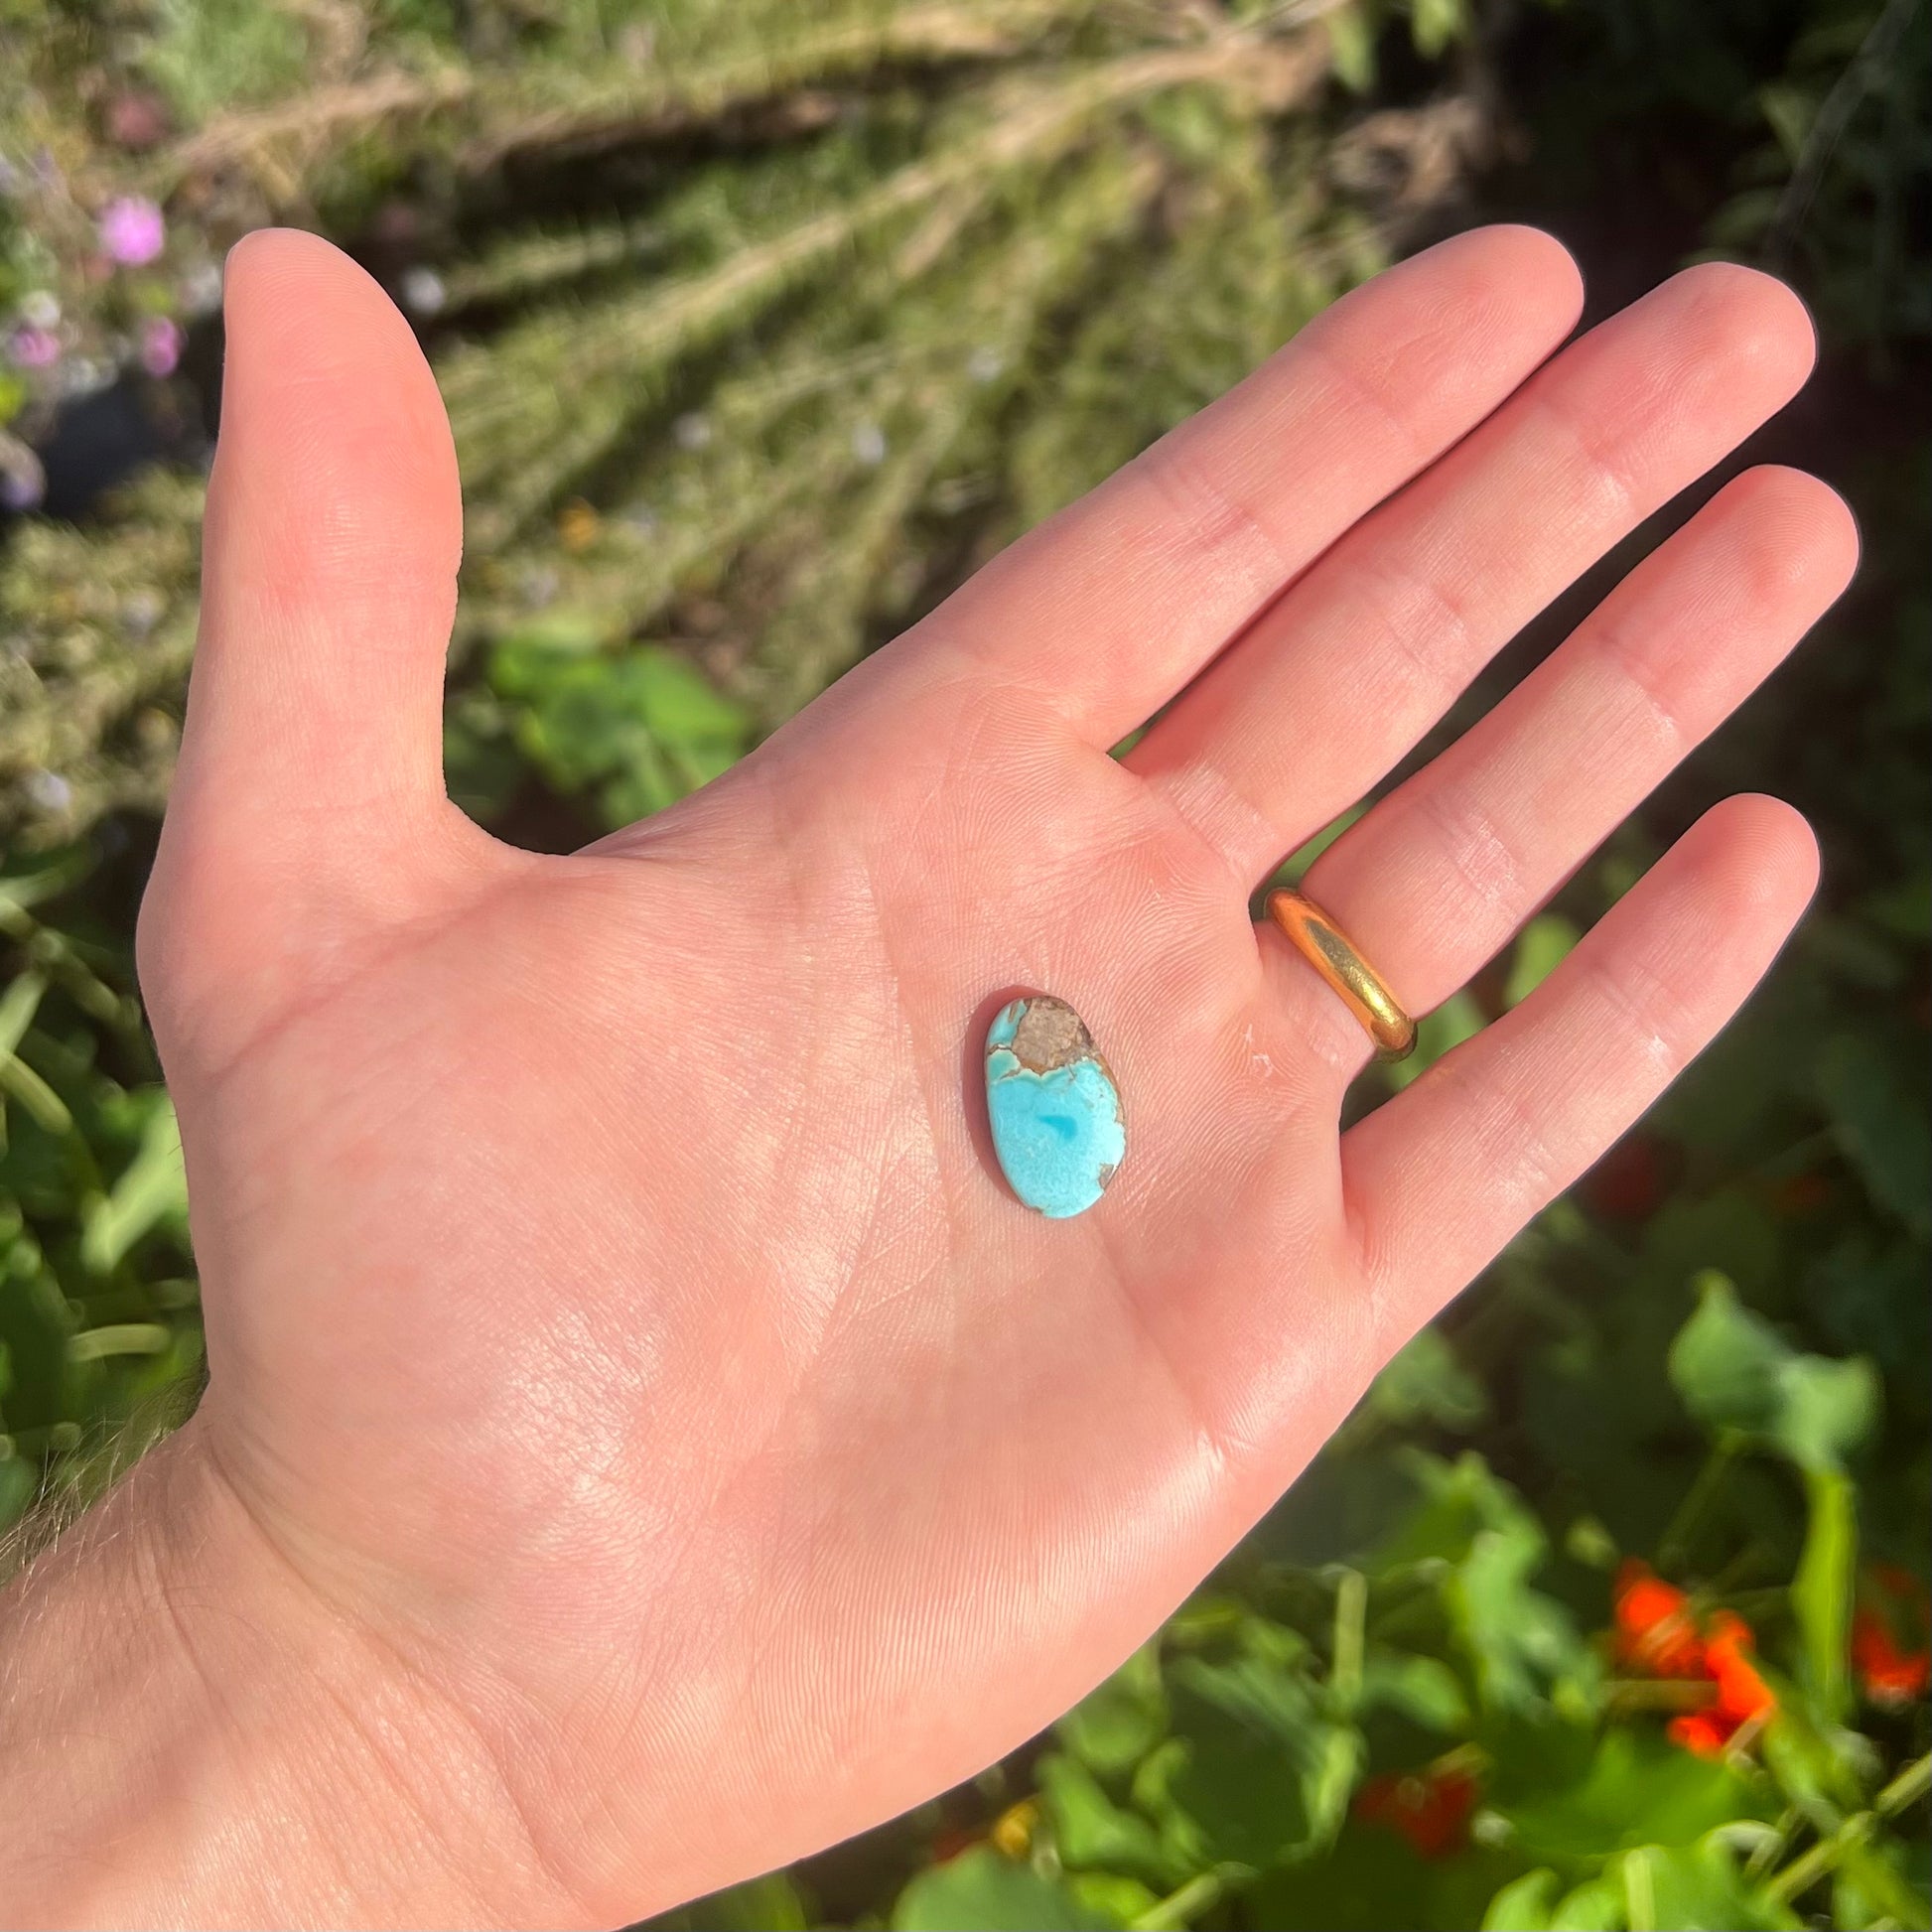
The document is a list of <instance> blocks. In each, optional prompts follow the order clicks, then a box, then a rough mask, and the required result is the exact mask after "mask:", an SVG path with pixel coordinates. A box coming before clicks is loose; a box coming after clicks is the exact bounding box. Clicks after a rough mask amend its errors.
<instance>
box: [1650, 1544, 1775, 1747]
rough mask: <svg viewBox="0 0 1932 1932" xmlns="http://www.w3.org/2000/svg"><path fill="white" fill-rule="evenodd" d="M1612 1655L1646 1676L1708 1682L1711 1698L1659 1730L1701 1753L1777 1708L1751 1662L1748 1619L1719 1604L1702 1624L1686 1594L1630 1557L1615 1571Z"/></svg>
mask: <svg viewBox="0 0 1932 1932" xmlns="http://www.w3.org/2000/svg"><path fill="white" fill-rule="evenodd" d="M1615 1616H1616V1654H1617V1658H1618V1661H1619V1662H1621V1663H1622V1664H1624V1665H1625V1666H1626V1667H1627V1668H1629V1669H1632V1670H1636V1671H1640V1672H1641V1673H1643V1674H1644V1675H1645V1676H1647V1677H1671V1678H1688V1679H1690V1680H1692V1681H1693V1682H1702V1683H1705V1684H1708V1685H1710V1686H1711V1688H1712V1695H1711V1701H1710V1703H1709V1704H1708V1705H1704V1706H1701V1707H1700V1708H1699V1709H1697V1710H1695V1711H1687V1712H1684V1713H1683V1714H1682V1715H1681V1716H1679V1717H1676V1718H1673V1719H1672V1720H1671V1721H1670V1723H1669V1725H1667V1726H1666V1727H1665V1733H1666V1735H1667V1736H1669V1737H1670V1739H1671V1741H1672V1742H1673V1743H1677V1744H1682V1745H1683V1747H1684V1748H1685V1749H1686V1750H1687V1751H1695V1752H1697V1754H1698V1755H1699V1756H1700V1757H1716V1756H1719V1755H1720V1754H1721V1753H1723V1752H1724V1751H1725V1750H1728V1749H1729V1748H1730V1747H1731V1745H1732V1743H1733V1742H1734V1741H1735V1739H1736V1735H1737V1732H1738V1731H1739V1730H1741V1729H1743V1727H1744V1726H1745V1725H1757V1724H1760V1723H1762V1722H1763V1720H1764V1719H1766V1718H1767V1717H1769V1716H1770V1714H1771V1713H1772V1712H1773V1711H1774V1710H1776V1709H1777V1697H1776V1695H1775V1694H1774V1693H1773V1692H1772V1690H1771V1687H1770V1686H1769V1685H1768V1684H1766V1683H1765V1681H1764V1680H1763V1678H1762V1677H1760V1676H1759V1675H1758V1671H1757V1666H1756V1664H1754V1663H1753V1662H1752V1661H1751V1653H1752V1652H1753V1651H1754V1650H1755V1648H1756V1640H1755V1639H1754V1638H1753V1637H1752V1635H1751V1629H1750V1625H1749V1624H1747V1623H1746V1622H1745V1621H1744V1619H1743V1618H1742V1617H1740V1616H1737V1615H1735V1614H1733V1613H1732V1612H1731V1611H1729V1610H1719V1611H1718V1612H1716V1614H1715V1615H1713V1616H1712V1617H1711V1619H1710V1621H1709V1622H1708V1624H1707V1625H1706V1626H1705V1628H1704V1629H1702V1630H1700V1629H1699V1628H1698V1625H1697V1619H1696V1618H1695V1617H1694V1616H1693V1615H1692V1613H1691V1605H1690V1599H1689V1598H1688V1597H1687V1596H1686V1595H1685V1593H1684V1592H1683V1591H1682V1590H1681V1589H1679V1588H1678V1587H1676V1585H1674V1584H1667V1583H1664V1582H1662V1581H1661V1580H1660V1579H1659V1578H1657V1577H1655V1576H1653V1575H1652V1574H1651V1571H1650V1569H1649V1568H1648V1566H1647V1565H1645V1564H1641V1563H1638V1562H1636V1561H1635V1560H1634V1559H1632V1560H1631V1561H1630V1562H1628V1563H1626V1564H1624V1566H1623V1568H1622V1569H1621V1570H1620V1571H1618V1572H1617V1580H1616V1607H1615Z"/></svg>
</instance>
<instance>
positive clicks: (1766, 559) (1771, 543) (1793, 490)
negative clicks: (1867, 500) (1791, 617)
mask: <svg viewBox="0 0 1932 1932" xmlns="http://www.w3.org/2000/svg"><path fill="white" fill-rule="evenodd" d="M1720 495H1721V497H1722V498H1723V507H1724V509H1725V510H1726V511H1728V512H1729V513H1730V514H1731V515H1732V516H1733V517H1734V518H1735V519H1736V521H1735V522H1734V523H1733V525H1732V527H1733V528H1734V529H1737V530H1740V531H1741V532H1743V533H1744V540H1745V542H1746V544H1747V546H1748V549H1749V551H1750V553H1751V566H1750V567H1751V574H1752V579H1753V583H1754V585H1755V588H1756V590H1757V592H1758V595H1759V598H1760V601H1761V602H1764V603H1766V604H1770V605H1777V606H1783V605H1785V604H1787V603H1788V602H1790V601H1792V600H1794V599H1795V600H1796V601H1797V602H1798V603H1800V604H1803V605H1808V606H1810V607H1812V611H1813V614H1814V616H1815V615H1816V614H1817V613H1820V612H1823V611H1824V610H1825V609H1826V608H1828V607H1829V606H1830V605H1831V603H1832V602H1833V601H1834V600H1835V599H1836V598H1838V597H1840V596H1841V595H1843V593H1844V591H1845V588H1846V586H1847V585H1848V584H1850V583H1851V581H1852V579H1853V577H1854V576H1855V575H1856V574H1857V572H1858V567H1859V550H1860V539H1859V524H1858V519H1857V517H1856V516H1854V515H1853V513H1852V507H1851V505H1850V504H1849V503H1847V502H1846V500H1845V498H1844V497H1843V496H1841V495H1840V494H1839V493H1838V491H1837V490H1836V489H1834V488H1833V487H1832V486H1831V484H1830V483H1825V482H1824V481H1823V480H1822V479H1820V478H1818V477H1814V476H1812V475H1811V474H1810V472H1809V471H1805V470H1794V469H1791V468H1789V467H1787V466H1786V465H1784V464H1778V463H1765V464H1758V465H1755V466H1754V467H1753V468H1751V469H1749V470H1746V471H1744V472H1743V473H1742V474H1741V475H1739V476H1737V477H1735V478H1733V479H1732V480H1731V481H1730V482H1729V483H1726V484H1725V487H1724V489H1723V490H1722V491H1721V492H1720Z"/></svg>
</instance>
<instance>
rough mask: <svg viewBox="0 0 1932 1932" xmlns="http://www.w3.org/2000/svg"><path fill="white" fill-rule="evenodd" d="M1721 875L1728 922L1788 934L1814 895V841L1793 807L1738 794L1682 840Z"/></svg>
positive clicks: (1708, 814) (1765, 797) (1755, 794)
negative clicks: (1691, 843) (1766, 926)
mask: <svg viewBox="0 0 1932 1932" xmlns="http://www.w3.org/2000/svg"><path fill="white" fill-rule="evenodd" d="M1685 836H1686V837H1687V839H1692V840H1695V841H1696V843H1697V846H1698V848H1699V851H1698V856H1699V857H1700V858H1702V859H1704V860H1705V861H1706V862H1707V863H1708V864H1709V865H1710V866H1711V867H1712V869H1713V870H1714V871H1716V872H1718V873H1721V874H1722V875H1723V880H1724V885H1725V898H1726V899H1727V900H1728V901H1729V903H1728V910H1727V915H1726V916H1727V917H1728V918H1734V919H1735V920H1736V921H1738V922H1740V923H1752V924H1766V923H1770V924H1775V925H1777V926H1779V927H1780V928H1789V927H1790V926H1791V925H1793V924H1795V923H1796V922H1797V919H1798V917H1799V915H1800V914H1801V913H1802V912H1803V911H1804V909H1805V907H1806V906H1807V905H1809V904H1810V902H1811V900H1812V897H1813V896H1814V895H1815V894H1816V892H1817V891H1818V879H1819V868H1820V863H1821V862H1820V857H1819V849H1818V835H1817V833H1816V832H1815V831H1813V830H1812V826H1811V821H1810V820H1809V819H1808V818H1806V817H1805V815H1804V813H1803V812H1801V811H1799V810H1798V808H1797V807H1796V806H1795V805H1792V804H1789V803H1787V802H1786V801H1785V800H1784V799H1782V798H1774V797H1771V796H1769V795H1768V794H1766V793H1764V792H1756V791H1746V792H1738V793H1736V794H1734V795H1733V796H1731V797H1729V798H1725V799H1723V800H1721V801H1720V802H1719V803H1718V804H1716V805H1714V806H1712V808H1711V809H1710V810H1709V811H1708V812H1706V813H1705V815H1704V816H1703V817H1702V818H1701V819H1699V821H1698V822H1697V824H1696V825H1694V826H1693V827H1692V828H1691V831H1690V832H1689V833H1687V834H1686V835H1685Z"/></svg>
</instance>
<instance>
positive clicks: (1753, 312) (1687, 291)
mask: <svg viewBox="0 0 1932 1932" xmlns="http://www.w3.org/2000/svg"><path fill="white" fill-rule="evenodd" d="M1664 289H1665V291H1666V292H1667V293H1668V294H1669V295H1670V296H1671V298H1672V299H1673V300H1676V301H1679V302H1682V303H1684V304H1686V306H1687V308H1688V309H1689V310H1690V311H1691V313H1692V314H1693V316H1695V317H1698V318H1700V319H1702V320H1703V321H1705V322H1707V323H1708V325H1709V326H1710V327H1711V328H1713V329H1714V330H1715V331H1716V332H1717V333H1718V334H1719V335H1720V336H1721V337H1722V339H1723V347H1724V349H1725V353H1726V356H1727V358H1728V359H1729V361H1730V363H1731V365H1732V366H1733V367H1736V368H1738V369H1739V370H1755V371H1758V372H1760V375H1761V379H1762V380H1763V381H1764V383H1765V384H1766V386H1767V387H1769V388H1771V389H1773V390H1775V391H1777V392H1779V393H1781V394H1782V395H1783V396H1785V397H1786V398H1787V399H1788V398H1789V397H1791V396H1793V395H1796V394H1797V392H1798V391H1799V390H1800V389H1801V388H1803V387H1804V384H1805V381H1806V379H1807V378H1808V377H1809V376H1810V374H1811V371H1812V368H1813V366H1814V365H1815V364H1816V362H1817V360H1818V332H1817V329H1816V328H1815V327H1814V325H1813V323H1812V319H1811V311H1810V310H1809V309H1807V308H1806V307H1805V305H1804V303H1803V302H1802V301H1801V300H1800V299H1799V297H1798V295H1797V293H1796V292H1795V291H1794V290H1793V289H1792V287H1791V286H1790V284H1789V283H1787V282H1782V281H1780V280H1779V279H1778V278H1777V277H1776V276H1775V275H1767V274H1765V273H1764V271H1763V270H1762V269H1758V268H1746V267H1745V266H1744V265H1743V264H1742V263H1741V262H1727V261H1708V262H1699V263H1697V264H1695V265H1694V266H1693V267H1690V268H1686V269H1683V270H1680V271H1679V273H1677V274H1676V275H1674V276H1672V278H1671V279H1670V280H1669V281H1668V282H1666V283H1665V284H1664Z"/></svg>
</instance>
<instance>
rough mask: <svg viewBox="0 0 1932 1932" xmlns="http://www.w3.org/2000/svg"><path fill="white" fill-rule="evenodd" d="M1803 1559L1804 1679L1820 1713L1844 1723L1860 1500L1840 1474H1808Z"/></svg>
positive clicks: (1796, 1604)
mask: <svg viewBox="0 0 1932 1932" xmlns="http://www.w3.org/2000/svg"><path fill="white" fill-rule="evenodd" d="M1805 1501H1806V1504H1807V1519H1806V1526H1805V1547H1804V1554H1803V1555H1802V1556H1801V1557H1800V1558H1799V1559H1798V1574H1797V1576H1796V1577H1795V1578H1794V1579H1793V1580H1792V1584H1791V1611H1792V1614H1793V1615H1794V1616H1795V1617H1796V1618H1797V1621H1798V1632H1799V1636H1800V1638H1801V1640H1802V1643H1803V1648H1804V1664H1805V1679H1806V1683H1807V1685H1808V1686H1809V1688H1810V1691H1811V1694H1812V1696H1813V1697H1814V1698H1816V1699H1817V1700H1818V1705H1819V1708H1820V1710H1822V1711H1823V1712H1824V1713H1825V1715H1826V1716H1827V1717H1828V1718H1832V1719H1840V1718H1843V1717H1845V1716H1846V1715H1847V1713H1848V1712H1849V1711H1850V1709H1851V1704H1852V1696H1851V1686H1850V1684H1849V1682H1848V1680H1847V1676H1846V1669H1845V1663H1846V1648H1847V1643H1848V1641H1849V1637H1850V1633H1851V1628H1852V1594H1853V1590H1854V1587H1855V1576H1856V1572H1857V1569H1858V1561H1859V1523H1858V1496H1857V1492H1856V1491H1855V1490H1854V1488H1853V1486H1852V1482H1851V1479H1850V1477H1848V1476H1846V1475H1843V1474H1841V1473H1840V1472H1839V1471H1838V1470H1836V1469H1829V1468H1808V1469H1807V1470H1806V1471H1805Z"/></svg>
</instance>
